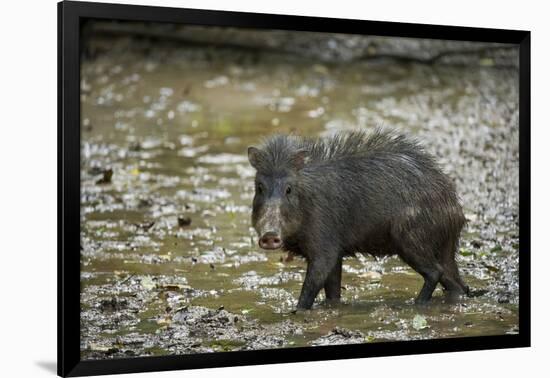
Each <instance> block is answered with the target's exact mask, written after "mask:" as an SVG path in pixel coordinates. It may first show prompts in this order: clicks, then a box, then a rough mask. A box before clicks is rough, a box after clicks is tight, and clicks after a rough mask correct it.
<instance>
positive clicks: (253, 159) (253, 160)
mask: <svg viewBox="0 0 550 378" xmlns="http://www.w3.org/2000/svg"><path fill="white" fill-rule="evenodd" d="M261 159H262V151H260V150H259V149H258V148H256V147H248V161H249V162H250V165H251V166H253V167H254V168H256V170H257V169H258V167H259V166H260V161H261Z"/></svg>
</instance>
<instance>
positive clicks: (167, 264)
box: [80, 41, 519, 359]
mask: <svg viewBox="0 0 550 378" xmlns="http://www.w3.org/2000/svg"><path fill="white" fill-rule="evenodd" d="M129 46H130V47H132V45H131V44H128V43H127V41H126V44H121V43H119V44H116V43H113V45H112V46H110V47H109V49H107V51H106V52H105V53H103V54H101V55H99V56H97V57H95V58H94V59H88V60H84V62H83V64H82V72H81V77H82V81H81V89H82V91H81V115H82V117H81V151H82V153H81V188H82V189H81V240H82V241H81V251H80V254H81V306H82V313H81V336H82V337H81V340H82V342H81V353H82V357H83V358H94V359H95V358H117V357H128V356H138V355H162V354H174V353H196V352H208V351H228V350H243V349H258V348H277V347H292V346H305V345H322V344H338V343H351V342H354V343H357V342H382V341H388V340H409V339H420V338H422V339H423V338H441V337H458V336H476V335H495V334H506V333H514V332H517V331H518V311H517V308H518V307H517V305H518V301H519V298H518V278H517V269H518V223H517V222H518V218H517V214H518V208H517V206H518V205H517V202H518V198H517V193H518V182H517V180H518V172H517V169H518V145H517V128H518V125H517V96H518V94H517V91H518V88H517V80H518V78H517V74H516V73H515V72H514V71H512V70H510V69H501V68H497V67H492V66H491V62H490V61H489V62H488V61H482V62H480V63H481V64H480V66H479V67H473V68H472V67H468V68H465V67H455V66H428V65H417V64H407V63H396V62H393V61H372V62H359V63H346V64H342V65H322V64H318V63H316V62H312V61H308V60H300V59H298V58H295V57H288V56H277V55H267V54H263V55H250V54H248V55H247V54H239V53H235V52H232V51H213V50H208V49H200V48H194V49H183V48H173V47H163V46H156V47H155V46H148V47H147V49H140V48H129ZM374 126H389V127H393V128H397V129H400V130H404V131H407V132H409V133H411V134H413V135H415V136H417V137H418V138H419V139H420V140H422V141H423V142H424V144H425V145H426V146H427V148H428V150H430V151H431V152H432V153H434V154H436V155H437V156H438V158H439V159H440V161H441V163H442V165H443V167H444V168H445V170H446V171H447V172H448V173H449V174H450V175H451V176H452V177H453V179H454V180H455V181H456V183H457V186H458V191H459V194H460V196H461V198H462V202H463V204H464V207H465V210H466V215H467V218H468V219H469V224H468V226H467V228H466V230H465V232H464V235H463V239H462V242H461V247H460V253H459V256H458V261H459V265H460V268H461V271H462V272H463V275H464V279H465V281H466V282H467V283H468V284H469V285H470V286H471V287H472V288H474V289H475V290H474V292H475V293H477V294H476V296H474V297H471V298H466V299H464V300H463V301H461V302H460V303H455V304H448V303H444V300H443V297H442V293H441V291H440V289H438V290H437V291H436V293H435V298H434V301H433V304H432V305H431V306H428V307H425V308H419V307H417V306H415V305H413V298H414V297H415V295H416V293H417V292H418V290H419V289H420V287H421V285H422V280H421V278H420V276H418V275H417V274H416V273H415V272H413V271H412V270H411V269H410V268H408V267H407V266H405V265H404V264H403V263H402V262H401V261H400V260H399V259H397V258H394V257H390V258H386V259H382V260H375V259H374V258H372V257H363V256H358V257H357V258H350V259H347V260H345V261H344V273H343V282H342V285H343V291H342V294H343V304H342V305H341V306H338V307H335V308H328V307H326V306H325V305H324V303H323V301H324V298H323V295H320V296H319V298H318V299H317V301H316V304H315V306H314V309H313V310H312V311H310V312H307V313H304V314H295V315H294V314H291V313H290V311H291V310H292V309H293V308H294V307H295V305H296V300H297V298H298V295H299V291H300V287H301V282H302V280H303V278H304V274H305V263H304V261H303V260H301V259H299V258H295V259H293V260H290V261H289V259H287V256H286V255H285V254H283V253H282V252H265V251H262V250H260V249H259V248H258V247H257V237H256V235H255V233H254V231H253V230H252V229H251V227H250V212H251V208H250V204H251V200H252V196H253V175H254V171H253V170H252V169H251V168H250V167H249V165H248V162H247V158H246V147H247V146H249V145H251V144H257V143H258V142H259V141H260V140H261V138H262V137H263V136H266V135H269V134H272V133H296V134H301V135H326V134H330V133H332V132H335V131H338V130H343V129H351V128H357V127H360V128H372V127H374Z"/></svg>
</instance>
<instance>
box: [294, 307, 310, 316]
mask: <svg viewBox="0 0 550 378" xmlns="http://www.w3.org/2000/svg"><path fill="white" fill-rule="evenodd" d="M309 312H310V310H309V309H306V308H296V309H294V310H292V311H290V313H291V314H293V315H296V314H307V313H309Z"/></svg>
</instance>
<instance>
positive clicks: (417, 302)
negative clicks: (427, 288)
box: [414, 298, 430, 306]
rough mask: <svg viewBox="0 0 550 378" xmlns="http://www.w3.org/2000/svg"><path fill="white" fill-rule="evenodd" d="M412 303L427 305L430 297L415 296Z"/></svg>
mask: <svg viewBox="0 0 550 378" xmlns="http://www.w3.org/2000/svg"><path fill="white" fill-rule="evenodd" d="M414 304H415V305H417V306H427V305H428V304H430V298H428V299H426V298H416V299H415V300H414Z"/></svg>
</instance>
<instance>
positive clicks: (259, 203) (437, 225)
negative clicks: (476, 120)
mask: <svg viewBox="0 0 550 378" xmlns="http://www.w3.org/2000/svg"><path fill="white" fill-rule="evenodd" d="M249 158H250V159H251V164H253V166H254V167H255V168H256V170H257V175H256V182H257V184H259V183H260V182H261V183H262V185H263V186H265V187H266V189H265V193H264V194H258V192H257V193H256V196H255V198H254V203H253V223H254V224H256V223H257V222H259V221H261V219H262V216H263V215H262V214H268V213H269V212H266V211H265V209H266V207H267V206H268V205H269V204H272V203H274V202H273V199H274V198H275V200H276V201H277V203H280V205H278V206H280V214H282V221H281V224H282V226H281V227H280V229H281V230H282V231H281V232H282V233H283V235H281V237H282V239H283V244H284V247H285V248H286V249H288V250H290V251H292V252H294V253H297V254H301V255H303V256H305V257H306V259H307V260H308V264H309V265H308V272H310V271H311V274H310V273H308V274H307V275H306V281H305V282H304V287H303V289H302V294H301V295H300V301H299V307H305V308H309V307H310V306H311V303H312V302H313V299H314V298H315V296H316V295H317V293H318V290H319V289H320V288H321V287H322V286H323V282H324V285H325V291H326V292H327V290H328V292H327V297H328V296H329V295H330V296H332V297H338V298H339V289H338V285H339V280H340V279H339V273H338V274H337V273H335V272H336V271H337V270H338V269H341V258H342V256H345V255H352V254H354V253H356V252H361V253H369V254H373V255H388V254H397V255H399V256H400V257H401V258H402V259H403V260H404V261H405V262H406V263H408V264H409V265H410V266H411V267H412V268H413V269H415V270H416V271H417V272H418V273H420V274H421V275H422V276H423V277H424V280H425V285H424V287H423V289H422V290H421V293H420V294H419V297H418V298H417V299H418V300H419V301H420V302H425V301H426V300H428V299H429V298H430V297H431V294H432V292H433V290H434V289H435V286H436V285H437V283H438V282H441V284H442V285H443V286H444V287H445V288H446V289H447V290H448V291H450V292H452V293H465V292H467V290H468V289H467V286H466V285H465V284H464V283H463V282H462V280H461V278H460V276H459V272H458V268H457V266H456V261H455V254H456V251H457V249H458V241H459V237H460V233H461V230H462V228H463V226H464V224H465V218H464V215H463V213H462V207H461V205H460V203H459V200H458V196H457V194H456V189H455V186H454V184H453V182H452V181H451V180H450V179H449V177H448V176H447V175H445V174H444V173H443V172H442V170H441V168H440V167H439V165H438V164H437V163H436V161H435V159H434V158H433V157H432V156H431V155H430V154H428V153H427V152H426V151H425V150H424V148H423V147H422V146H421V144H420V143H418V142H417V141H416V140H414V139H412V138H410V137H407V136H405V135H403V134H399V133H396V132H393V131H383V130H380V129H378V130H375V131H373V132H371V133H367V132H364V131H353V132H342V133H339V134H336V135H334V136H332V137H327V138H317V139H315V138H302V137H297V136H285V135H276V136H272V137H269V138H267V139H266V140H265V141H264V143H263V145H262V146H261V147H260V148H259V149H252V150H249ZM289 186H291V187H292V188H293V190H292V195H290V196H287V195H285V194H284V191H283V188H288V187H289ZM266 193H269V195H267V194H266ZM338 266H340V268H338ZM331 272H332V273H331ZM308 277H309V278H308ZM314 277H316V278H314ZM319 277H321V278H319ZM331 277H332V278H331ZM321 279H322V280H323V282H320V281H319V280H321ZM324 280H327V281H326V282H325V281H324ZM317 281H319V282H317ZM329 281H330V282H329ZM319 285H321V286H319Z"/></svg>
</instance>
